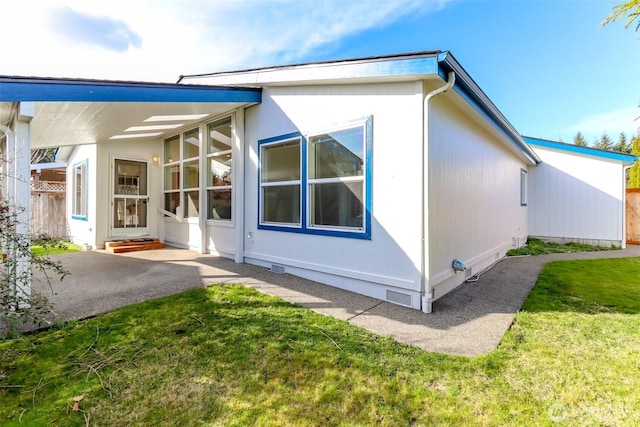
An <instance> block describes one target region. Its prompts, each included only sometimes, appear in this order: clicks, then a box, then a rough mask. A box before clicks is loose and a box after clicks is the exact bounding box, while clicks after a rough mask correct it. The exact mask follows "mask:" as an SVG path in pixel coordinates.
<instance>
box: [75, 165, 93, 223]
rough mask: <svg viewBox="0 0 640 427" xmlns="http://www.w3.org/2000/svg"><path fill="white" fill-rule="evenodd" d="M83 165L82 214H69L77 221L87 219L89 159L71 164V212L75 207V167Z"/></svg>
mask: <svg viewBox="0 0 640 427" xmlns="http://www.w3.org/2000/svg"><path fill="white" fill-rule="evenodd" d="M83 165H84V212H85V214H84V215H74V214H71V219H75V220H78V221H88V220H89V182H88V175H89V161H88V160H86V159H85V160H83V161H81V162H78V163H75V164H73V165H72V166H71V167H72V170H73V173H72V184H74V185H73V190H72V193H71V194H72V195H73V197H72V205H71V212H73V210H74V208H75V202H76V188H75V180H76V168H78V167H82V166H83Z"/></svg>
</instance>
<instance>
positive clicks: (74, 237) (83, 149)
mask: <svg viewBox="0 0 640 427" xmlns="http://www.w3.org/2000/svg"><path fill="white" fill-rule="evenodd" d="M96 152H97V149H96V144H90V145H78V146H76V147H75V148H74V150H73V152H72V153H71V155H70V156H69V159H68V160H67V197H66V199H67V223H68V224H69V236H70V238H71V241H72V242H73V243H75V244H78V245H82V244H87V245H90V246H91V247H93V248H95V246H96V224H97V217H96V216H97V212H96V198H97V190H96V181H97V176H98V174H97V166H96ZM85 161H86V162H87V219H86V220H81V219H74V218H72V214H73V202H74V198H75V197H74V188H73V168H74V166H76V165H78V164H80V163H82V162H85Z"/></svg>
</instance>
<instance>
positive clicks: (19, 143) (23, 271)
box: [10, 102, 34, 301]
mask: <svg viewBox="0 0 640 427" xmlns="http://www.w3.org/2000/svg"><path fill="white" fill-rule="evenodd" d="M33 115H34V104H33V103H31V102H22V103H20V105H19V107H18V118H17V120H16V125H15V139H14V147H13V153H10V156H11V155H13V166H10V168H11V169H13V172H14V175H13V176H12V177H11V180H13V185H12V187H13V191H14V194H13V209H14V214H15V220H16V221H15V224H16V225H15V227H16V235H17V236H19V238H20V239H21V242H20V243H21V244H26V245H27V247H30V245H31V238H30V234H31V230H30V229H31V218H30V204H31V182H30V180H31V140H30V134H29V122H31V119H32V118H33ZM15 256H16V272H15V274H16V277H26V280H24V281H22V282H21V283H20V285H21V286H19V287H18V286H17V285H18V283H16V292H17V293H18V297H19V298H20V300H21V301H26V300H27V299H28V297H29V296H30V295H31V270H30V267H31V265H30V259H29V256H28V255H26V254H24V253H22V252H20V251H15Z"/></svg>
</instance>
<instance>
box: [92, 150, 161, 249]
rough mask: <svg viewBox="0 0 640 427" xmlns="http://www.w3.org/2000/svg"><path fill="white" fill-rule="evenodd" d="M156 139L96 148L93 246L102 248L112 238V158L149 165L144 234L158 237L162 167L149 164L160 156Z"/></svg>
mask: <svg viewBox="0 0 640 427" xmlns="http://www.w3.org/2000/svg"><path fill="white" fill-rule="evenodd" d="M160 144H161V143H160V141H158V140H156V139H146V140H135V141H133V142H123V141H119V140H108V141H101V142H100V144H98V149H97V151H98V156H97V159H98V163H97V173H98V177H97V179H96V182H95V185H96V186H95V187H91V188H95V189H96V190H95V192H96V194H97V197H96V199H95V203H96V208H97V214H96V216H97V227H96V246H97V247H103V246H104V242H105V241H107V240H109V239H110V238H112V237H114V236H113V233H112V231H111V224H112V222H111V221H112V214H113V212H112V210H113V205H112V204H111V202H112V196H113V181H114V175H113V173H114V172H113V161H114V159H115V158H118V159H126V160H135V161H140V162H148V174H149V181H148V184H147V185H148V192H149V193H148V194H149V201H148V203H147V215H148V218H147V230H148V235H149V236H151V237H156V236H158V235H159V224H158V223H159V220H160V218H161V216H160V214H159V213H158V208H160V207H162V203H163V199H162V198H163V195H162V185H163V182H162V166H161V165H156V164H154V163H153V162H152V161H151V158H152V157H153V156H160V152H161V151H160V150H161V145H160Z"/></svg>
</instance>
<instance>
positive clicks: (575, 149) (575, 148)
mask: <svg viewBox="0 0 640 427" xmlns="http://www.w3.org/2000/svg"><path fill="white" fill-rule="evenodd" d="M523 138H524V140H525V141H527V143H528V144H531V145H537V146H539V147H546V148H553V149H556V150H562V151H568V152H570V153H577V154H584V155H587V156H593V157H600V158H602V159H607V160H615V161H618V162H622V163H628V164H633V163H635V161H636V160H639V159H640V157H639V156H634V155H633V154H627V153H620V152H618V151H608V150H601V149H599V148H592V147H581V146H579V145H574V144H566V143H564V142H558V141H550V140H548V139H540V138H532V137H529V136H525V137H523Z"/></svg>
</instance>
